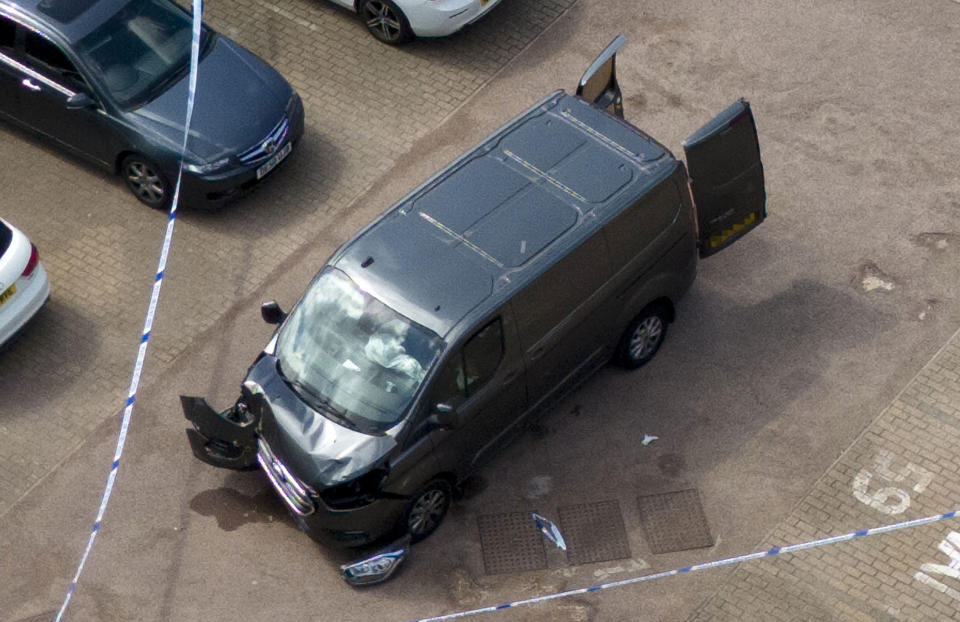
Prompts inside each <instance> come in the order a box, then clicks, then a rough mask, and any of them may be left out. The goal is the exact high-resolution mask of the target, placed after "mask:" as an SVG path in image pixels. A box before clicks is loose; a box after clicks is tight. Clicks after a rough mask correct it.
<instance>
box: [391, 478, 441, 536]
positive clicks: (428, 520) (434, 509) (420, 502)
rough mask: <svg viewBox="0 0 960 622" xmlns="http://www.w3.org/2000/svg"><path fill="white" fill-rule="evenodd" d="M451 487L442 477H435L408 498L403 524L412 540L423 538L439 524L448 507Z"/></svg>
mask: <svg viewBox="0 0 960 622" xmlns="http://www.w3.org/2000/svg"><path fill="white" fill-rule="evenodd" d="M452 494H453V489H452V488H451V487H450V484H449V483H448V482H447V481H446V480H443V479H435V480H433V481H432V482H430V483H429V484H427V485H426V486H424V487H423V488H421V489H420V491H419V492H417V493H416V494H415V495H413V496H412V497H411V498H410V504H409V505H407V510H406V512H405V513H404V520H403V524H404V527H405V528H406V530H407V532H408V533H409V534H410V536H411V538H412V540H413V541H414V542H418V541H420V540H423V539H424V538H426V537H427V536H429V535H430V534H432V533H433V532H434V531H436V529H437V527H439V526H440V523H441V522H442V521H443V518H444V517H445V516H446V515H447V509H449V507H450V499H451V497H452Z"/></svg>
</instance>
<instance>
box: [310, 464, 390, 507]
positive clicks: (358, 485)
mask: <svg viewBox="0 0 960 622" xmlns="http://www.w3.org/2000/svg"><path fill="white" fill-rule="evenodd" d="M386 476H387V470H386V469H374V470H372V471H369V472H367V473H366V474H365V475H361V476H360V477H357V478H355V479H352V480H350V481H349V482H346V483H343V484H339V485H337V486H333V487H331V488H327V489H326V490H321V491H320V498H321V499H323V502H324V503H325V504H326V505H327V507H329V508H332V509H335V510H352V509H355V508H359V507H363V506H365V505H369V504H371V503H373V502H374V501H375V500H376V499H377V496H378V493H379V492H380V485H381V484H382V483H383V480H384V478H386Z"/></svg>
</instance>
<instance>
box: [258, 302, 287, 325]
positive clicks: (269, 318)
mask: <svg viewBox="0 0 960 622" xmlns="http://www.w3.org/2000/svg"><path fill="white" fill-rule="evenodd" d="M260 317H262V318H263V321H264V322H266V323H267V324H281V323H283V321H284V320H285V319H287V314H286V312H284V310H283V309H281V308H280V305H278V304H277V303H276V301H274V300H270V301H268V302H265V303H263V304H262V305H260Z"/></svg>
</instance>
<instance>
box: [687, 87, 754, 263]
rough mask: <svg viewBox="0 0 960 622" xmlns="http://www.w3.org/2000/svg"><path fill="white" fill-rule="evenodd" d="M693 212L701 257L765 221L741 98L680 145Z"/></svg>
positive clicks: (745, 106) (750, 130)
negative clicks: (684, 158) (694, 210)
mask: <svg viewBox="0 0 960 622" xmlns="http://www.w3.org/2000/svg"><path fill="white" fill-rule="evenodd" d="M683 150H684V151H685V152H686V154H687V171H688V172H689V174H690V192H691V194H692V195H693V202H694V205H696V208H697V222H698V228H699V232H698V236H699V240H698V246H699V247H700V257H708V256H710V255H713V254H714V253H716V252H719V251H721V250H723V249H724V248H726V247H728V246H730V245H731V244H733V243H734V242H736V241H737V240H739V239H740V238H742V237H743V236H744V235H745V234H746V233H747V232H749V231H752V230H753V229H754V228H756V226H757V225H759V224H760V223H761V222H763V219H764V218H766V216H767V211H766V191H765V190H764V185H763V163H762V162H761V161H760V144H759V142H758V140H757V126H756V125H755V124H754V121H753V113H752V112H751V111H750V104H749V103H748V102H747V101H746V100H744V99H740V100H739V101H737V102H735V103H734V104H733V105H732V106H730V107H729V108H727V109H726V110H724V111H723V112H721V113H720V114H719V115H717V116H716V117H715V118H714V119H713V120H712V121H710V122H709V123H707V124H706V125H704V126H703V127H701V128H700V129H699V130H697V131H696V132H694V134H693V135H691V136H690V137H689V138H687V140H685V141H684V143H683Z"/></svg>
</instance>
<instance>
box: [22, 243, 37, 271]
mask: <svg viewBox="0 0 960 622" xmlns="http://www.w3.org/2000/svg"><path fill="white" fill-rule="evenodd" d="M38 263H40V253H38V252H37V247H36V246H34V245H33V242H31V243H30V259H29V261H27V267H26V268H24V269H23V274H22V275H21V276H23V277H29V276H30V275H31V274H33V271H34V270H36V269H37V264H38Z"/></svg>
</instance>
